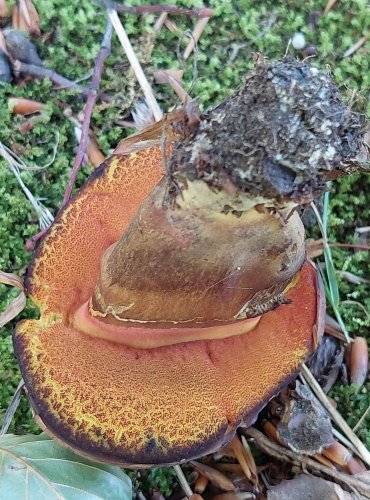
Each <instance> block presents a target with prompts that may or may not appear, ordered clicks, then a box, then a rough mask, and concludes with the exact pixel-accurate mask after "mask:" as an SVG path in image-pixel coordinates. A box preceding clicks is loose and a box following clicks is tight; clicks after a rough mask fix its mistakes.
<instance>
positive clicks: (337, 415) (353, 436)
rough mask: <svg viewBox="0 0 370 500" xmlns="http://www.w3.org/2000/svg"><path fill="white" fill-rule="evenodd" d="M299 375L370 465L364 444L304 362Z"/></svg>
mask: <svg viewBox="0 0 370 500" xmlns="http://www.w3.org/2000/svg"><path fill="white" fill-rule="evenodd" d="M301 372H302V373H301V375H303V378H304V379H305V380H306V382H307V384H308V385H309V386H310V387H311V389H312V390H313V392H314V393H315V394H316V396H317V397H318V398H319V400H320V401H321V403H322V404H323V405H324V408H325V409H326V410H327V412H328V413H329V414H330V416H331V418H332V419H333V420H334V422H335V423H336V424H337V426H338V427H339V428H340V429H341V430H342V431H343V432H344V434H345V436H346V437H347V438H348V439H349V440H350V441H351V443H352V444H353V446H354V447H355V448H356V450H357V452H358V454H359V456H360V457H361V458H362V459H363V460H364V461H365V462H366V464H367V465H370V453H369V451H368V449H367V448H366V446H365V445H364V444H363V443H362V441H361V440H360V439H359V438H358V437H357V436H356V434H355V433H354V432H353V430H352V429H351V427H350V426H349V425H348V424H347V422H346V421H345V420H344V418H343V417H342V415H341V414H340V413H339V412H338V411H337V410H336V408H334V406H333V405H332V404H331V402H330V401H329V399H328V397H327V395H326V394H325V393H324V391H323V390H322V389H321V387H320V385H319V384H318V382H317V381H316V379H315V377H314V376H313V375H312V373H311V372H310V370H309V369H308V368H307V366H306V365H305V363H303V364H302V366H301Z"/></svg>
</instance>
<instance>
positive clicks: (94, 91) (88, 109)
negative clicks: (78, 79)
mask: <svg viewBox="0 0 370 500" xmlns="http://www.w3.org/2000/svg"><path fill="white" fill-rule="evenodd" d="M111 40H112V23H111V21H110V20H107V25H106V29H105V33H104V37H103V41H102V43H101V45H100V50H99V52H98V55H97V56H96V59H95V65H94V73H93V76H92V80H91V87H90V90H89V95H88V96H87V100H86V106H85V114H84V120H83V124H82V129H81V140H80V143H79V145H78V151H77V154H76V158H75V160H74V163H73V167H72V172H71V176H70V178H69V181H68V184H67V188H66V191H65V193H64V198H63V203H62V208H63V207H64V205H65V204H66V203H67V202H68V200H69V198H70V196H71V193H72V189H73V186H74V183H75V180H76V177H77V174H78V171H79V169H80V167H81V163H82V160H83V157H84V155H85V152H86V147H87V142H88V140H89V130H90V121H91V116H92V113H93V109H94V106H95V102H96V99H97V96H98V92H99V87H100V80H101V76H102V72H103V67H104V61H105V59H106V58H107V57H108V55H109V54H110V49H111Z"/></svg>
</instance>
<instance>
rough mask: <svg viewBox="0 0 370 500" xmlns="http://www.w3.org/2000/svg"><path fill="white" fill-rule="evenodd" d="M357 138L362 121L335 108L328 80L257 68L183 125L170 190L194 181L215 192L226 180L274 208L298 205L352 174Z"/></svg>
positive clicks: (292, 67) (292, 69) (288, 67)
mask: <svg viewBox="0 0 370 500" xmlns="http://www.w3.org/2000/svg"><path fill="white" fill-rule="evenodd" d="M180 133H181V130H180ZM363 134H364V120H363V117H361V116H359V115H358V114H357V113H354V112H352V111H351V109H350V108H348V107H347V106H345V105H344V104H343V102H342V99H341V96H340V94H339V91H338V89H337V88H336V86H335V85H334V82H333V80H332V79H331V78H330V76H329V75H327V74H325V73H324V72H322V71H319V70H317V69H316V68H314V67H313V66H310V65H309V64H305V63H302V62H300V61H297V60H295V59H291V58H285V59H283V60H281V61H277V62H274V63H267V64H257V66H256V67H255V69H254V70H253V71H252V72H251V73H250V74H249V75H248V76H247V78H246V80H245V82H244V83H243V85H242V86H241V88H240V89H239V90H238V91H237V92H236V93H235V94H234V95H233V96H231V97H230V98H227V99H225V100H224V101H223V102H222V103H221V104H220V105H219V106H217V107H216V108H215V109H212V110H211V111H208V112H206V113H205V114H203V115H201V116H200V118H199V120H198V122H197V121H195V123H194V120H193V123H192V124H191V125H190V126H188V124H187V123H186V122H185V124H184V127H183V130H182V138H181V141H180V142H179V143H178V144H177V145H176V146H175V148H174V153H173V155H172V158H171V160H170V165H169V170H170V172H171V174H172V176H173V177H174V178H175V179H176V181H177V185H179V184H180V185H181V184H183V185H186V179H187V180H190V181H191V180H194V179H202V180H203V181H204V182H206V183H207V184H208V185H210V186H211V187H213V188H215V189H223V188H224V186H225V184H226V180H228V181H229V182H230V181H231V182H232V184H233V185H234V186H235V187H236V188H237V189H240V190H241V191H243V192H246V193H248V195H250V196H263V197H264V198H270V199H273V200H274V202H273V205H275V206H276V202H277V203H278V204H280V203H284V202H286V201H287V200H288V199H290V200H293V201H296V202H297V203H306V202H310V201H311V200H312V198H313V197H316V196H318V195H319V194H321V193H322V192H323V191H324V190H325V182H326V181H327V180H329V179H332V178H335V177H337V176H339V175H343V174H346V173H350V172H351V171H352V164H353V163H356V161H357V159H358V157H359V155H360V153H361V150H362V147H363ZM173 192H175V193H176V190H175V189H174V190H173Z"/></svg>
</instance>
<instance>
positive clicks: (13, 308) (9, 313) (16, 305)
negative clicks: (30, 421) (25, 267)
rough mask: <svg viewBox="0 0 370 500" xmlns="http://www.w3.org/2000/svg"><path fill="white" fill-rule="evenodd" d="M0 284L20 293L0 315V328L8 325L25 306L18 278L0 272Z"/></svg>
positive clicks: (21, 283)
mask: <svg viewBox="0 0 370 500" xmlns="http://www.w3.org/2000/svg"><path fill="white" fill-rule="evenodd" d="M0 283H4V285H10V286H13V287H15V288H19V290H20V291H21V293H20V294H19V295H18V297H16V298H15V299H14V300H13V301H12V302H11V303H10V304H9V306H8V307H7V308H6V310H5V311H4V312H3V313H2V314H0V328H2V327H3V326H4V325H6V324H7V323H9V321H11V320H12V319H14V318H15V317H16V316H18V314H19V313H20V312H21V311H23V309H24V308H25V305H26V295H25V293H24V286H23V280H22V278H20V277H19V276H17V275H16V274H13V273H5V272H4V271H0Z"/></svg>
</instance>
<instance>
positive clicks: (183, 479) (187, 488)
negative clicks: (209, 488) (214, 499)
mask: <svg viewBox="0 0 370 500" xmlns="http://www.w3.org/2000/svg"><path fill="white" fill-rule="evenodd" d="M173 468H174V469H175V472H176V476H177V479H178V480H179V483H180V485H181V488H182V489H183V491H184V493H185V495H186V496H187V497H188V498H190V497H191V495H192V494H193V492H192V490H191V488H190V486H189V483H188V481H187V479H186V477H185V474H184V473H183V472H182V469H181V467H180V466H179V465H174V466H173Z"/></svg>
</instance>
